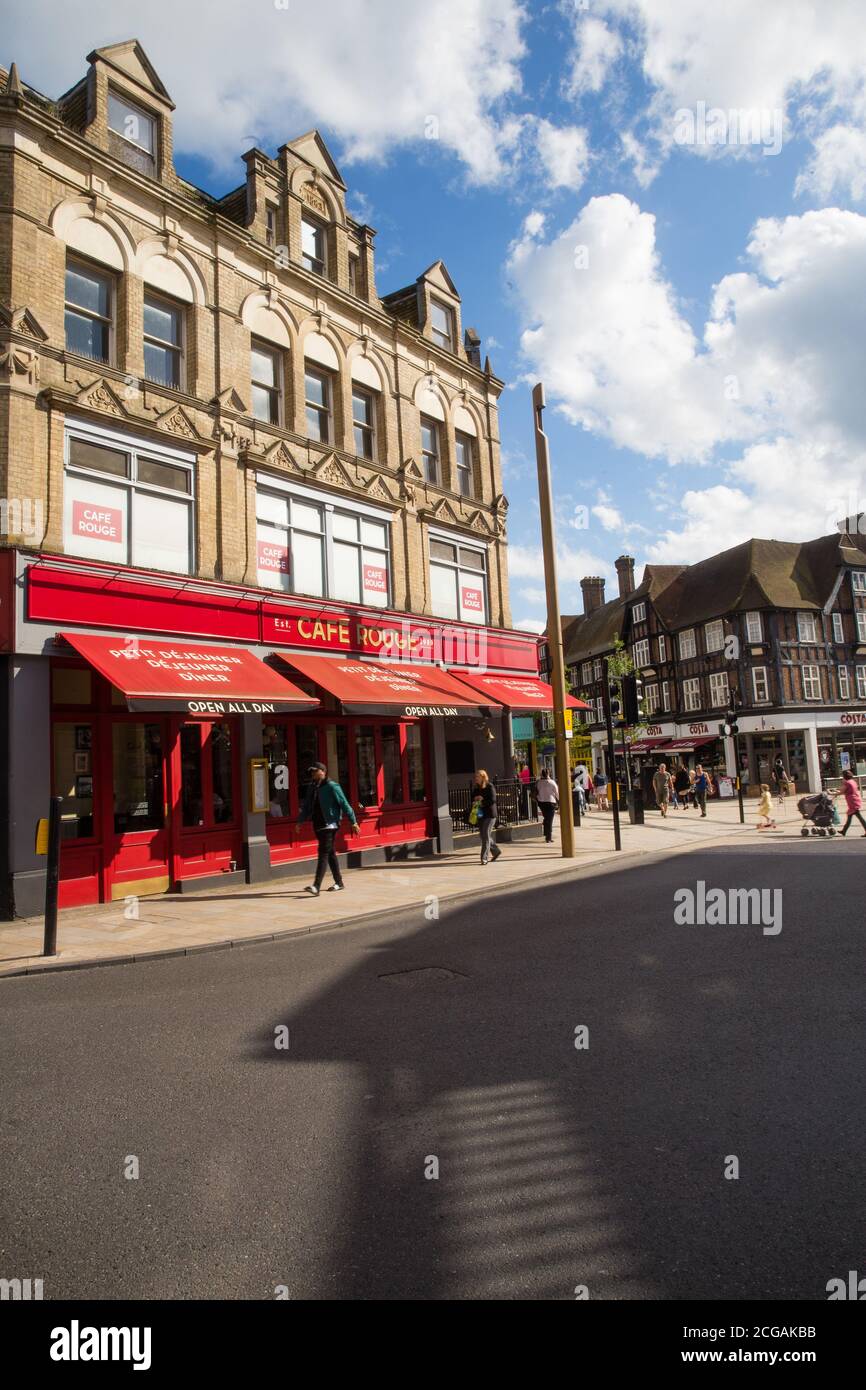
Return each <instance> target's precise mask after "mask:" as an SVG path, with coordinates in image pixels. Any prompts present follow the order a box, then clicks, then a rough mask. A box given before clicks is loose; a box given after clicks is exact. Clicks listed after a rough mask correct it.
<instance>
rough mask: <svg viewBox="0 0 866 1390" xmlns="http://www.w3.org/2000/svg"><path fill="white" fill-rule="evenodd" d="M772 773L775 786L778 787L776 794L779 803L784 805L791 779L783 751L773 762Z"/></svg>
mask: <svg viewBox="0 0 866 1390" xmlns="http://www.w3.org/2000/svg"><path fill="white" fill-rule="evenodd" d="M770 775H771V777H772V779H773V786H774V787H775V788H776V794H777V796H778V798H779V805H780V806H784V804H785V797H786V796H787V795H788V783H789V782H790V780H791V779H790V777H789V776H788V773H787V771H786V768H785V764H784V762H783V761H782V755H781V753H779V754H777V755H776V760H775V762H774V763H773V771H772V773H771V774H770Z"/></svg>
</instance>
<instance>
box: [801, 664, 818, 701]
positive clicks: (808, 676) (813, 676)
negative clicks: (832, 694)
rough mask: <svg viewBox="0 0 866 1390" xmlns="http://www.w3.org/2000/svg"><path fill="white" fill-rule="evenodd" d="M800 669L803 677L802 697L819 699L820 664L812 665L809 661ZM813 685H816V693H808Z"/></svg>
mask: <svg viewBox="0 0 866 1390" xmlns="http://www.w3.org/2000/svg"><path fill="white" fill-rule="evenodd" d="M801 671H802V677H803V699H804V700H820V699H821V668H820V666H814V665H812V664H811V663H807V664H805V665H804V666H802V667H801ZM815 686H817V687H818V689H817V693H816V694H810V693H809V691H810V689H813V688H814V687H815Z"/></svg>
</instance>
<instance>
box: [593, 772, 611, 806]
mask: <svg viewBox="0 0 866 1390" xmlns="http://www.w3.org/2000/svg"><path fill="white" fill-rule="evenodd" d="M594 785H595V804H596V806H597V807H598V809H599V811H606V810H607V809H608V801H607V773H606V772H605V770H604V768H603V767H600V768H599V769H598V772H597V773H596V774H595V784H594Z"/></svg>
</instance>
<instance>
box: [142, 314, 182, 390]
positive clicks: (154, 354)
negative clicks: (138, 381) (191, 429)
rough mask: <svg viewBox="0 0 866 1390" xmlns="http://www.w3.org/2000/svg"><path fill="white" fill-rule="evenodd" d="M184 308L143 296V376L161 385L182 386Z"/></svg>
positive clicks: (176, 388) (179, 387) (178, 388)
mask: <svg viewBox="0 0 866 1390" xmlns="http://www.w3.org/2000/svg"><path fill="white" fill-rule="evenodd" d="M183 325H184V308H183V305H181V304H177V303H175V302H174V301H173V300H170V299H165V298H163V297H162V296H161V295H155V294H149V293H148V294H145V296H144V375H145V377H146V378H147V380H148V381H153V382H155V383H156V384H157V385H158V386H171V387H173V388H174V389H175V390H177V391H179V390H180V389H181V387H182V386H183Z"/></svg>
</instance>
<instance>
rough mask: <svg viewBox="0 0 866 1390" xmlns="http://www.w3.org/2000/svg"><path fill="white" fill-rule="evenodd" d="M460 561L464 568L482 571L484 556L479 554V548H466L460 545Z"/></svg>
mask: <svg viewBox="0 0 866 1390" xmlns="http://www.w3.org/2000/svg"><path fill="white" fill-rule="evenodd" d="M460 563H461V565H462V566H463V568H464V569H467V570H482V571H483V569H484V556H483V555H482V554H481V551H480V550H466V549H465V547H464V546H462V545H461V547H460Z"/></svg>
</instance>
